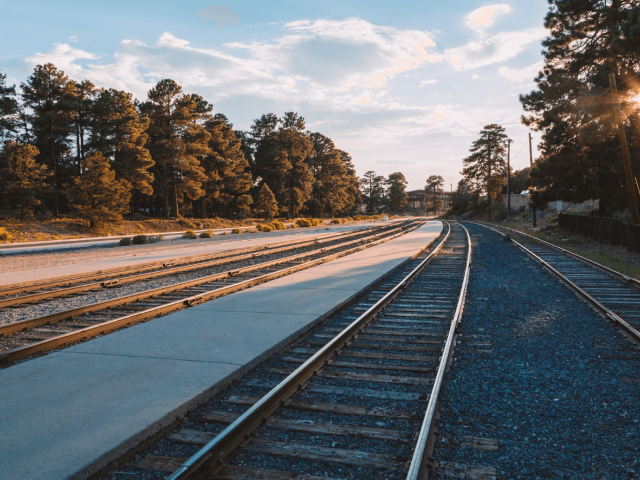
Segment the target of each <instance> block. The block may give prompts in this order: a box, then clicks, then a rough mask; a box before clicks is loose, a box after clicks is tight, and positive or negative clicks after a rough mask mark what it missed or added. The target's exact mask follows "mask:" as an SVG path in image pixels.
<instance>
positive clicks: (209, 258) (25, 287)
mask: <svg viewBox="0 0 640 480" xmlns="http://www.w3.org/2000/svg"><path fill="white" fill-rule="evenodd" d="M395 228H397V225H384V226H376V227H369V228H364V229H359V230H357V231H356V232H350V233H346V234H345V233H338V234H329V235H322V236H318V237H312V238H310V239H305V240H289V241H284V242H277V243H272V244H267V245H258V246H253V247H247V248H241V249H234V250H230V251H229V250H228V251H225V252H222V253H214V254H200V255H192V256H187V257H179V258H176V259H173V260H168V261H167V260H165V261H162V262H149V263H145V264H141V265H135V266H129V267H121V268H114V269H110V270H102V271H97V272H91V273H86V274H79V275H69V276H63V277H57V278H54V279H51V280H46V281H42V282H32V283H29V284H24V283H21V284H15V285H7V286H3V287H0V308H7V307H18V306H21V305H29V304H36V303H39V302H41V301H43V300H52V299H55V298H70V297H75V296H78V295H83V294H86V293H87V292H91V291H95V290H101V289H104V288H113V287H115V286H121V285H126V284H128V283H134V282H137V281H140V280H149V279H152V278H160V277H165V276H169V275H176V274H180V273H187V272H192V271H195V270H200V269H204V268H211V267H215V266H219V265H224V264H226V263H231V262H239V261H243V260H250V259H256V258H259V257H263V256H268V255H274V254H278V253H284V252H288V251H291V250H294V249H302V248H309V247H317V246H318V245H325V244H330V243H333V242H336V241H341V240H344V239H348V238H358V237H362V236H366V235H368V234H370V233H371V232H381V231H386V230H392V229H395ZM60 287H64V288H60ZM25 293H27V294H26V295H21V294H25Z"/></svg>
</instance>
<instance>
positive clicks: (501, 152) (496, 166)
mask: <svg viewBox="0 0 640 480" xmlns="http://www.w3.org/2000/svg"><path fill="white" fill-rule="evenodd" d="M469 151H470V152H471V155H469V156H468V157H467V158H465V159H464V160H463V161H462V163H463V166H464V168H463V170H462V172H461V173H462V176H463V177H464V178H465V180H466V182H467V183H468V184H469V185H472V186H473V188H474V190H477V191H479V192H482V193H484V194H485V195H486V196H487V203H488V207H489V210H488V211H489V219H491V204H492V203H493V199H494V198H496V196H497V195H498V193H500V190H501V189H502V185H504V184H505V183H506V182H507V179H506V172H507V161H506V154H507V135H506V134H505V133H504V128H503V127H501V126H500V125H497V124H495V123H492V124H491V125H486V126H485V127H484V128H483V129H482V130H481V131H480V137H479V138H478V139H477V140H474V141H473V143H472V144H471V148H470V149H469Z"/></svg>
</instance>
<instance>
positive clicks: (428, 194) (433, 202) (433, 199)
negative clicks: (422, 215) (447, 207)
mask: <svg viewBox="0 0 640 480" xmlns="http://www.w3.org/2000/svg"><path fill="white" fill-rule="evenodd" d="M443 185H444V178H442V175H430V176H429V178H427V184H426V185H425V187H424V194H425V201H426V202H425V203H426V207H427V208H426V210H427V212H433V213H434V215H435V214H436V212H437V211H438V210H439V209H440V208H442V199H441V198H440V195H442V192H443V189H442V187H443Z"/></svg>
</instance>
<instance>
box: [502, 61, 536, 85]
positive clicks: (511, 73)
mask: <svg viewBox="0 0 640 480" xmlns="http://www.w3.org/2000/svg"><path fill="white" fill-rule="evenodd" d="M543 65H544V62H542V61H540V62H536V63H534V64H533V65H529V66H528V67H524V68H520V69H516V68H507V67H500V68H499V69H498V73H499V74H500V75H502V76H503V77H504V78H506V79H507V80H509V81H510V82H512V83H517V84H525V83H533V80H534V79H535V78H536V77H537V76H538V72H539V71H540V70H542V66H543Z"/></svg>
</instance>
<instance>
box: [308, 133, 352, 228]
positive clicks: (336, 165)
mask: <svg viewBox="0 0 640 480" xmlns="http://www.w3.org/2000/svg"><path fill="white" fill-rule="evenodd" d="M332 143H333V142H332ZM315 183H316V190H317V194H318V197H317V198H318V203H319V206H320V214H321V216H324V215H325V213H326V212H328V213H329V215H331V218H333V217H334V215H335V214H336V213H337V212H340V211H343V210H345V209H346V208H347V207H348V206H349V204H350V201H351V197H350V194H349V181H348V177H347V167H346V165H345V163H344V162H343V160H342V158H341V157H340V154H339V153H338V152H337V151H335V150H333V151H332V152H331V153H330V154H328V155H326V156H325V158H324V159H323V162H322V166H321V167H319V168H318V170H317V175H316V182H315Z"/></svg>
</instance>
